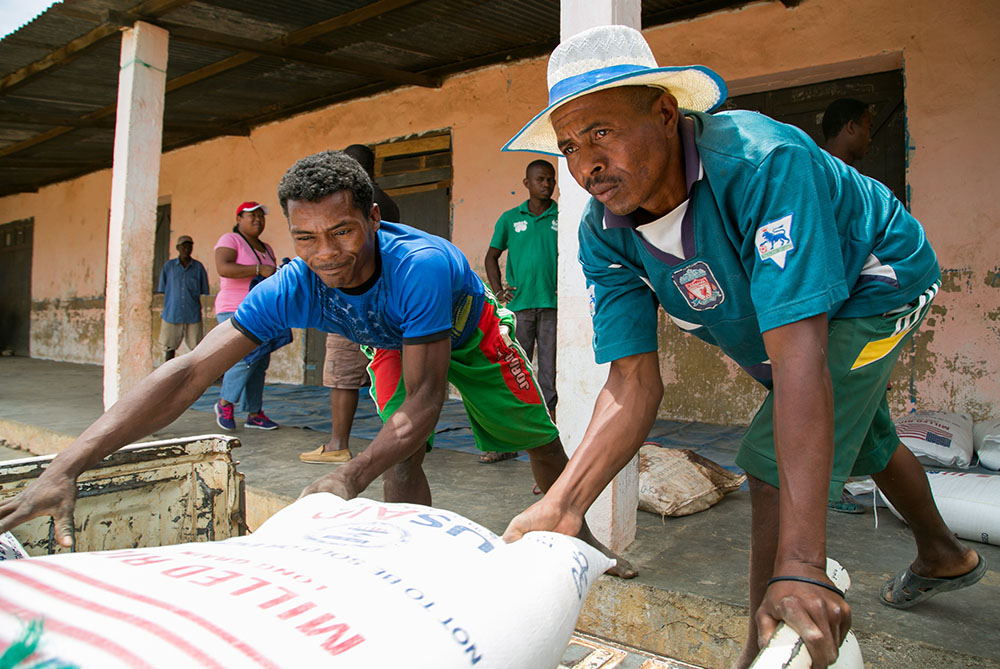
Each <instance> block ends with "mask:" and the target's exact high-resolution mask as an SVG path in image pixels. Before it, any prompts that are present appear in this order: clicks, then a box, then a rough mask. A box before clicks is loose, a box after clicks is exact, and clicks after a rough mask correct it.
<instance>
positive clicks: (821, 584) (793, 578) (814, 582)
mask: <svg viewBox="0 0 1000 669" xmlns="http://www.w3.org/2000/svg"><path fill="white" fill-rule="evenodd" d="M777 581H799V582H800V583H810V584H812V585H818V586H819V587H821V588H826V589H827V590H830V591H832V592H835V593H837V594H838V595H840V598H841V599H844V593H843V592H841V591H840V589H838V588H835V587H833V586H832V585H830V584H829V583H824V582H823V581H817V580H816V579H814V578H806V577H805V576H775V577H774V578H772V579H769V580H768V581H767V584H768V585H771V584H772V583H775V582H777Z"/></svg>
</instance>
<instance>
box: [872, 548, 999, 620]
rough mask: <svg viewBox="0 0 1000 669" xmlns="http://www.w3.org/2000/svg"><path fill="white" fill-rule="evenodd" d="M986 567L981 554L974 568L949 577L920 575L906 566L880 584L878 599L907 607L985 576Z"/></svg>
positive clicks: (965, 585)
mask: <svg viewBox="0 0 1000 669" xmlns="http://www.w3.org/2000/svg"><path fill="white" fill-rule="evenodd" d="M987 569H988V565H987V563H986V558H984V557H983V556H982V555H980V556H979V564H977V565H976V568H975V569H973V570H972V571H970V572H968V573H965V574H962V575H961V576H953V577H951V578H933V577H930V576H920V575H919V574H914V573H913V572H912V571H910V568H909V567H907V568H906V569H904V570H903V571H901V572H899V573H898V574H896V575H895V576H893V577H892V578H891V579H889V580H888V581H886V582H885V584H884V585H883V586H882V594H881V597H880V599H881V600H882V603H883V604H885V605H886V606H891V607H892V608H894V609H908V608H910V607H911V606H913V605H915V604H919V603H920V602H922V601H924V600H925V599H930V598H931V597H933V596H934V595H936V594H938V593H939V592H948V591H949V590H959V589H961V588H967V587H969V586H970V585H972V584H974V583H976V582H977V581H978V580H979V579H981V578H982V577H983V576H985V575H986V570H987ZM889 594H891V595H892V600H889V599H886V595H889Z"/></svg>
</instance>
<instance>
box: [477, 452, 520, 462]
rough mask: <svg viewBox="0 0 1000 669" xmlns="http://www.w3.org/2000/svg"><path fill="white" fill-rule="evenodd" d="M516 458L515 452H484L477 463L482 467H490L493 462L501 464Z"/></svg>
mask: <svg viewBox="0 0 1000 669" xmlns="http://www.w3.org/2000/svg"><path fill="white" fill-rule="evenodd" d="M516 457H517V451H512V452H510V453H501V452H499V451H486V452H485V453H483V454H482V455H480V456H479V462H480V463H482V464H484V465H492V464H493V463H495V462H503V461H504V460H513V459H514V458H516Z"/></svg>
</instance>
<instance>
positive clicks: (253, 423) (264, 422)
mask: <svg viewBox="0 0 1000 669" xmlns="http://www.w3.org/2000/svg"><path fill="white" fill-rule="evenodd" d="M265 214H267V207H265V206H264V205H262V204H258V203H257V202H244V203H243V204H241V205H240V206H239V207H237V209H236V225H234V226H233V231H232V232H227V233H226V234H224V235H222V237H220V238H219V241H218V242H217V243H216V244H215V269H216V271H217V272H218V273H219V277H220V278H219V294H218V295H217V296H216V298H215V318H216V319H217V320H218V321H219V322H220V323H222V322H223V321H225V320H228V319H229V318H231V317H232V315H233V312H235V311H236V307H238V306H239V305H240V302H242V301H243V298H245V297H246V296H247V294H248V293H249V292H250V289H251V288H252V287H253V286H255V285H256V284H257V282H259V281H261V280H263V279H264V278H266V277H269V276H271V275H272V274H274V273H275V271H277V263H276V262H275V259H274V250H273V249H272V248H271V246H270V244H265V243H264V242H262V241H261V240H260V234H261V233H262V232H264V215H265ZM270 362H271V354H270V353H266V354H264V355H262V356H259V357H257V358H256V359H254V360H253V361H252V362H246V360H245V359H244V360H240V361H239V362H238V363H236V364H235V365H234V366H233V368H232V369H230V370H229V371H228V372H226V374H225V376H223V377H222V392H221V395H222V397H221V398H220V399H219V401H218V403H217V404H216V405H215V422H216V423H218V425H219V427H221V428H222V429H224V430H235V429H236V419H235V418H234V417H233V411H234V409H235V404H236V402H238V401H241V406H240V408H241V409H242V410H243V411H246V412H247V419H246V422H245V423H244V424H243V427H252V428H256V429H258V430H273V429H275V428H277V427H278V424H277V423H275V422H274V421H272V420H271V419H270V418H268V417H267V416H265V415H264V412H263V410H262V409H261V405H262V404H263V402H264V375H265V373H266V372H267V366H268V365H269V364H270Z"/></svg>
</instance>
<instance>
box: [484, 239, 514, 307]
mask: <svg viewBox="0 0 1000 669" xmlns="http://www.w3.org/2000/svg"><path fill="white" fill-rule="evenodd" d="M502 253H503V250H502V249H498V248H497V247H495V246H491V247H489V248H488V249H486V258H485V259H484V260H483V265H485V266H486V279H487V280H488V281H489V282H490V289H491V290H492V291H493V294H494V295H496V298H497V299H498V300H500V301H501V302H508V301H510V298H511V297H512V296H513V290H512V289H510V288H504V287H503V279H502V278H501V277H500V255H501V254H502Z"/></svg>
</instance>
